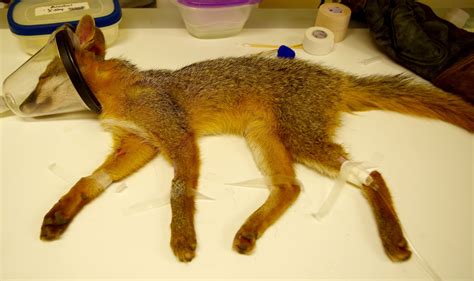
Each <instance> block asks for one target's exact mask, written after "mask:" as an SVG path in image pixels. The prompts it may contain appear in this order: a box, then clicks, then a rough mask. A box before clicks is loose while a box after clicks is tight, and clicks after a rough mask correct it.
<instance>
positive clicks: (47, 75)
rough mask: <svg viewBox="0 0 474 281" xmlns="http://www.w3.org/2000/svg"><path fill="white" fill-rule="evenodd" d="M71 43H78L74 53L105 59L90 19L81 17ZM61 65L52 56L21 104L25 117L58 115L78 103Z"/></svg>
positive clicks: (102, 41)
mask: <svg viewBox="0 0 474 281" xmlns="http://www.w3.org/2000/svg"><path fill="white" fill-rule="evenodd" d="M74 37H75V38H73V41H75V42H79V44H78V45H79V48H77V49H76V50H75V55H76V57H77V53H78V52H92V53H93V54H94V56H95V57H96V59H98V60H103V59H104V57H105V39H104V35H103V33H102V31H101V30H100V29H98V28H96V26H95V22H94V19H93V18H92V17H91V16H89V15H85V16H83V17H82V18H81V20H80V21H79V24H78V25H77V28H76V31H75V33H74ZM75 92H76V90H75V89H74V86H73V84H72V83H71V81H70V80H69V76H68V74H67V73H66V70H65V68H64V66H63V64H62V62H61V59H60V58H59V57H58V56H56V57H55V58H54V59H53V60H52V61H51V62H50V63H49V64H48V66H47V67H46V69H45V70H44V72H43V73H42V74H41V75H40V77H39V79H38V83H37V85H36V87H35V89H34V90H33V91H32V93H31V94H30V95H29V96H28V97H27V98H26V99H25V100H24V101H23V102H22V104H21V105H20V110H21V111H22V112H23V113H26V114H35V115H36V114H38V115H40V114H46V113H48V112H60V111H64V110H65V109H67V108H70V107H71V106H73V105H75V104H77V103H78V101H79V100H80V97H79V96H77V95H75V94H72V93H75Z"/></svg>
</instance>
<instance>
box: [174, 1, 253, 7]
mask: <svg viewBox="0 0 474 281" xmlns="http://www.w3.org/2000/svg"><path fill="white" fill-rule="evenodd" d="M259 2H260V0H178V3H180V4H182V5H185V6H188V7H195V8H224V7H233V6H241V5H251V4H257V3H259Z"/></svg>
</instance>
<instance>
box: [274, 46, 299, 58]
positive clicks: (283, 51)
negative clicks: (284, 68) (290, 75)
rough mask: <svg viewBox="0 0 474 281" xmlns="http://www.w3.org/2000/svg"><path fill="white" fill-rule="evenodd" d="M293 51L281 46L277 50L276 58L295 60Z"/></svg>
mask: <svg viewBox="0 0 474 281" xmlns="http://www.w3.org/2000/svg"><path fill="white" fill-rule="evenodd" d="M295 55H296V53H295V51H293V50H292V49H291V48H290V47H288V46H285V45H281V46H280V47H279V48H278V53H277V57H279V58H285V59H294V58H295Z"/></svg>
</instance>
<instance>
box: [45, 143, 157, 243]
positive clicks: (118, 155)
mask: <svg viewBox="0 0 474 281" xmlns="http://www.w3.org/2000/svg"><path fill="white" fill-rule="evenodd" d="M157 153H158V149H157V148H156V147H154V146H153V145H151V144H149V143H147V142H145V141H144V140H143V139H142V138H140V137H137V136H135V135H125V136H120V137H118V138H116V141H115V144H114V151H113V152H112V153H111V154H110V155H109V156H108V158H107V159H106V160H105V162H104V163H103V164H102V165H101V166H100V167H99V168H98V169H97V170H96V171H95V172H94V173H93V174H92V175H90V176H88V177H85V178H81V179H80V180H79V181H78V182H77V183H76V184H75V185H74V186H73V187H72V188H71V189H70V190H69V192H68V193H67V194H65V195H64V196H63V197H62V198H61V199H60V200H59V201H58V202H57V203H56V204H55V205H54V206H53V208H52V209H51V210H50V211H49V212H48V213H47V214H46V215H45V217H44V220H43V225H42V226H41V239H42V240H55V239H59V238H60V236H61V234H62V233H63V232H64V231H65V230H66V228H67V227H68V226H69V224H70V223H71V221H72V219H73V218H74V217H75V216H76V215H77V213H78V212H79V211H80V210H81V209H82V208H83V207H84V206H85V205H86V204H88V203H89V202H91V201H92V200H93V199H95V198H96V197H97V196H99V195H100V194H101V193H102V192H103V191H104V190H105V189H106V188H107V187H108V186H109V185H110V184H111V183H112V182H114V181H120V180H122V179H123V178H125V177H127V176H128V175H130V174H132V173H133V172H135V171H136V170H138V169H139V168H141V167H142V166H144V165H145V164H146V163H148V162H149V161H150V160H151V159H153V158H154V157H155V156H156V154H157Z"/></svg>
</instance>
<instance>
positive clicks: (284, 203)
mask: <svg viewBox="0 0 474 281" xmlns="http://www.w3.org/2000/svg"><path fill="white" fill-rule="evenodd" d="M245 137H246V140H247V143H248V145H249V146H250V149H251V150H252V153H253V155H254V158H255V160H256V162H257V165H258V166H259V168H260V170H261V172H262V173H263V174H264V175H265V176H266V177H267V178H269V179H270V181H271V184H272V186H271V189H270V195H269V196H268V198H267V200H266V201H265V202H264V203H263V205H262V206H261V207H260V208H258V209H257V210H256V211H255V212H254V213H253V214H252V215H251V216H250V217H249V218H248V219H247V220H246V221H245V223H244V224H243V225H242V226H241V227H240V229H239V230H238V232H237V234H236V235H235V237H234V242H233V248H234V249H235V250H236V251H237V252H239V253H241V254H249V253H251V252H252V251H253V249H254V247H255V243H256V240H257V239H258V238H260V237H261V236H262V235H263V233H264V232H265V230H266V229H267V228H268V227H270V226H271V225H272V224H273V223H274V222H275V221H276V220H278V218H280V217H281V216H282V215H283V214H284V213H285V211H286V210H287V209H288V208H289V207H290V206H291V205H292V203H293V202H294V201H295V200H296V198H297V197H298V194H299V192H300V186H299V184H298V183H297V181H296V180H295V173H294V170H293V162H292V159H291V156H290V154H289V153H288V151H287V150H286V148H285V147H284V145H283V144H282V143H281V141H280V140H279V137H278V136H277V135H276V134H275V133H274V132H272V131H271V129H267V128H265V126H257V128H254V129H249V130H247V132H246V135H245Z"/></svg>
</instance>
